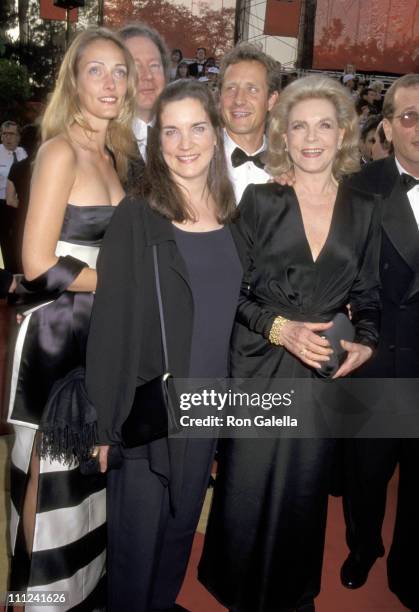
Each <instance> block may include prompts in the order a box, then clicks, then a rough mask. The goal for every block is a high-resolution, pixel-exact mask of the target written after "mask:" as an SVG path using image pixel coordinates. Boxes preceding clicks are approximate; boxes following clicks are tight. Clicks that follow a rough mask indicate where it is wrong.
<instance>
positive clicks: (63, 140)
mask: <svg viewBox="0 0 419 612" xmlns="http://www.w3.org/2000/svg"><path fill="white" fill-rule="evenodd" d="M76 161H77V156H76V152H75V149H74V146H73V145H72V144H71V142H70V140H69V139H68V138H67V137H66V136H65V135H63V134H59V135H58V136H54V138H50V139H49V140H46V141H45V142H44V143H43V144H42V145H41V146H40V147H39V150H38V154H37V163H38V164H39V163H42V164H43V163H47V162H48V163H50V164H52V165H53V166H54V167H60V166H61V167H62V166H65V167H68V166H74V167H75V165H76Z"/></svg>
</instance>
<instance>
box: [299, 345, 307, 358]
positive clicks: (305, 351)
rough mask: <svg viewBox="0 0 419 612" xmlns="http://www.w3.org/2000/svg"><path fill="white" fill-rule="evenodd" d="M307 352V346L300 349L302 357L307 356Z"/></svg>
mask: <svg viewBox="0 0 419 612" xmlns="http://www.w3.org/2000/svg"><path fill="white" fill-rule="evenodd" d="M306 353H307V349H306V348H305V347H304V348H303V349H301V351H300V355H301V357H305V354H306Z"/></svg>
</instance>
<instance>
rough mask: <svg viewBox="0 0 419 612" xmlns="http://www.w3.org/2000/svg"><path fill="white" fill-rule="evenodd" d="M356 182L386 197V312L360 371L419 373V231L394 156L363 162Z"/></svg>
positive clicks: (372, 374)
mask: <svg viewBox="0 0 419 612" xmlns="http://www.w3.org/2000/svg"><path fill="white" fill-rule="evenodd" d="M351 183H352V185H354V186H356V187H358V188H359V189H362V190H363V191H366V192H369V193H375V194H378V195H380V196H381V198H382V245H381V254H380V277H381V286H382V307H383V310H382V316H381V330H380V341H379V344H378V350H377V354H376V356H375V357H374V358H373V359H372V360H371V361H370V362H369V363H367V364H366V365H365V366H364V367H363V368H362V369H361V370H360V374H361V375H363V376H369V377H384V378H391V377H406V378H409V377H418V376H419V231H418V226H417V222H416V220H415V217H414V215H413V211H412V208H411V206H410V203H409V199H408V197H407V194H406V191H405V189H404V188H403V186H402V185H401V181H400V175H399V172H398V170H397V166H396V163H395V160H394V157H389V158H386V159H383V160H379V161H376V162H373V163H371V164H368V165H367V166H365V167H364V168H363V169H362V170H361V172H359V173H358V174H357V175H354V176H353V177H352V179H351Z"/></svg>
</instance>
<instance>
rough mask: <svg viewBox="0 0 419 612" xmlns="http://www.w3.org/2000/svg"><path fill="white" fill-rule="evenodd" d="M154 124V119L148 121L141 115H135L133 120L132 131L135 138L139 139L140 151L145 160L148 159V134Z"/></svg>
mask: <svg viewBox="0 0 419 612" xmlns="http://www.w3.org/2000/svg"><path fill="white" fill-rule="evenodd" d="M152 125H153V121H150V122H149V123H146V122H145V121H143V120H142V119H140V118H139V117H135V119H134V121H133V122H132V131H133V132H134V136H135V139H136V141H137V145H138V150H139V151H140V154H141V157H142V158H143V160H144V161H146V159H147V136H148V128H149V127H151V126H152Z"/></svg>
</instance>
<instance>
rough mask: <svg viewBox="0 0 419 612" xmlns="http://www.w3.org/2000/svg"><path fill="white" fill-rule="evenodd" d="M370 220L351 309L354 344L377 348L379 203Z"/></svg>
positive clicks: (352, 294)
mask: <svg viewBox="0 0 419 612" xmlns="http://www.w3.org/2000/svg"><path fill="white" fill-rule="evenodd" d="M375 200H376V203H375V206H374V211H373V214H372V216H371V223H370V227H369V230H368V237H367V240H366V243H365V249H364V254H363V258H362V261H361V265H360V268H359V272H358V275H357V277H356V279H355V281H354V283H353V285H352V287H351V291H350V300H349V301H350V305H351V312H352V323H353V324H354V326H355V340H354V341H355V342H359V343H360V344H364V345H366V346H369V347H371V348H373V349H374V348H376V346H377V344H378V339H379V331H380V321H381V300H380V279H379V260H380V250H381V235H382V231H381V200H380V198H379V197H378V196H376V197H375Z"/></svg>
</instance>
